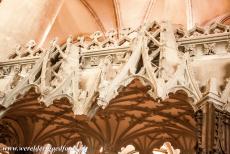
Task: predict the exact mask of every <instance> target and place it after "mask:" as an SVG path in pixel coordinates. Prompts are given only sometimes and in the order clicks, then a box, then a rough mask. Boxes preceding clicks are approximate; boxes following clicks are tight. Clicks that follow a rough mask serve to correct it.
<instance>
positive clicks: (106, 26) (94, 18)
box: [0, 0, 230, 59]
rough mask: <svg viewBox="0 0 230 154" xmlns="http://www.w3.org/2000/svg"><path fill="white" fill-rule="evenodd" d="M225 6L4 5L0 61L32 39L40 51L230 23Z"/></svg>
mask: <svg viewBox="0 0 230 154" xmlns="http://www.w3.org/2000/svg"><path fill="white" fill-rule="evenodd" d="M229 12H230V1H229V0H202V1H200V0H58V1H57V0H33V1H31V0H21V1H20V2H19V1H18V2H15V0H5V1H2V2H1V5H0V19H1V23H0V59H5V58H6V57H7V55H8V54H5V53H9V52H11V51H12V50H13V49H14V48H15V45H16V44H25V43H26V42H27V41H28V40H30V39H35V40H36V42H37V43H38V44H39V45H40V46H45V45H47V44H48V42H49V40H51V39H53V38H54V37H56V36H57V37H59V38H60V42H63V41H64V40H65V39H66V37H67V36H68V35H70V34H71V35H74V36H78V35H88V34H90V33H92V32H94V31H97V30H100V31H102V32H105V31H108V30H111V29H116V30H118V31H119V30H120V29H122V28H125V27H132V28H136V27H138V26H140V25H141V24H143V23H145V22H148V21H153V20H171V21H172V23H174V24H177V25H182V26H184V27H185V28H191V27H192V26H193V25H194V24H198V25H206V24H209V23H211V22H212V21H221V22H222V23H225V24H228V23H229Z"/></svg>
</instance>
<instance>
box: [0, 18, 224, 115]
mask: <svg viewBox="0 0 230 154" xmlns="http://www.w3.org/2000/svg"><path fill="white" fill-rule="evenodd" d="M226 28H227V27H226V26H223V25H218V24H217V25H213V26H212V27H210V28H209V31H208V30H205V29H203V28H201V27H195V28H194V29H192V30H191V31H189V32H186V31H184V30H183V29H176V32H175V30H174V29H173V27H172V25H170V24H169V23H167V22H162V23H157V22H152V23H149V24H146V25H143V26H141V27H139V28H138V29H137V30H132V29H130V28H126V29H123V30H121V33H119V34H117V32H116V31H114V30H112V31H109V32H107V33H106V34H105V36H103V34H102V33H101V32H99V31H97V32H95V33H93V34H92V35H91V36H90V38H84V37H78V38H77V39H76V40H75V39H74V38H72V37H69V38H68V39H67V41H66V42H65V43H64V44H63V45H59V43H58V40H57V38H55V39H54V40H53V41H52V42H51V43H50V47H49V48H48V49H47V52H45V53H44V52H40V51H42V50H41V49H37V47H36V43H35V42H34V41H30V42H29V43H28V44H27V45H26V48H22V47H21V48H19V47H18V49H17V51H15V53H14V54H15V56H13V58H12V60H13V64H12V63H11V64H8V63H6V64H5V63H4V64H3V65H0V67H1V69H0V75H1V80H0V82H5V83H7V84H5V86H3V87H4V88H2V89H0V92H1V102H2V104H3V105H4V106H6V107H7V106H9V105H10V104H11V103H13V101H14V100H15V98H16V97H17V95H18V94H19V93H23V92H25V91H27V90H28V89H29V87H31V86H34V87H36V88H37V92H38V93H40V94H41V97H40V101H41V102H44V103H45V104H46V105H47V106H48V105H50V104H51V103H52V102H53V100H55V99H60V98H62V97H67V98H69V99H70V101H71V102H72V103H73V110H74V112H75V113H76V114H77V113H78V114H83V113H84V114H87V111H88V110H89V108H90V106H91V105H92V103H93V102H95V103H97V104H98V105H99V106H102V107H103V108H105V107H106V106H107V105H108V104H109V102H110V100H112V99H113V98H114V97H116V96H117V94H118V91H119V88H120V87H122V86H126V85H127V84H129V83H130V82H131V81H132V80H134V79H136V78H137V79H140V80H141V81H142V83H143V84H145V85H146V86H149V87H150V89H149V91H148V93H149V94H150V95H151V96H152V97H153V98H155V99H159V100H160V99H164V98H167V97H168V94H169V93H170V92H175V91H177V90H181V89H183V90H185V91H186V92H187V94H188V95H189V96H190V97H193V102H194V101H198V100H199V99H201V97H202V94H201V91H200V89H199V86H198V83H197V81H196V80H195V78H194V74H193V69H191V68H190V60H191V59H190V57H192V56H198V55H197V50H198V49H199V50H202V55H204V56H206V55H212V54H216V48H217V45H219V44H218V42H216V43H214V42H213V41H209V39H210V38H211V37H214V34H215V35H216V34H218V35H220V36H221V37H222V36H225V34H227V33H228V32H227V31H226ZM218 30H219V31H218ZM217 31H218V32H217ZM200 36H205V37H204V38H200V39H201V40H200V42H192V41H194V40H195V41H197V40H196V39H198V37H200ZM206 36H207V37H206ZM205 39H206V40H205ZM218 39H219V38H218ZM221 39H223V40H221V42H223V41H225V42H226V40H224V38H221ZM186 41H187V42H186ZM188 41H190V42H188ZM198 41H199V40H198ZM178 46H179V50H178ZM182 46H183V53H181V52H180V51H181V48H180V47H182ZM201 47H202V48H201ZM22 53H23V54H22ZM35 53H38V54H39V57H40V58H38V57H36V54H35ZM187 53H188V55H189V56H188V55H187ZM36 59H38V60H37V61H36V63H35V60H36ZM24 60H25V61H24ZM28 63H29V64H28ZM89 76H94V77H95V82H92V81H91V79H90V78H89ZM6 81H7V82H6ZM226 93H227V92H226ZM225 95H226V94H225ZM193 106H194V108H196V104H195V103H193ZM226 108H227V107H226Z"/></svg>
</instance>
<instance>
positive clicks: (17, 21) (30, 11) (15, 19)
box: [0, 0, 64, 59]
mask: <svg viewBox="0 0 230 154" xmlns="http://www.w3.org/2000/svg"><path fill="white" fill-rule="evenodd" d="M63 2H64V0H20V1H15V0H4V1H2V2H1V3H0V20H1V22H0V33H1V35H0V51H1V52H0V57H1V59H6V57H7V55H9V52H10V51H12V50H13V48H15V46H16V44H25V43H26V42H28V41H29V40H31V39H34V40H35V41H36V42H38V44H40V45H42V43H43V41H44V40H45V38H46V36H47V35H48V33H49V30H50V28H51V27H52V25H53V23H54V20H55V18H56V16H57V15H58V12H59V10H60V9H61V6H62V4H63Z"/></svg>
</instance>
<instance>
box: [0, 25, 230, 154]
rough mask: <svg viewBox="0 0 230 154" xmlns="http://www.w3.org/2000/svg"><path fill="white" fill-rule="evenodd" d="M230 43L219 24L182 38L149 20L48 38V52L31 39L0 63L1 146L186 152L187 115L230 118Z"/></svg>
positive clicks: (193, 144) (190, 119) (190, 128)
mask: <svg viewBox="0 0 230 154" xmlns="http://www.w3.org/2000/svg"><path fill="white" fill-rule="evenodd" d="M118 36H119V37H118ZM229 36H230V27H229V26H226V25H222V24H218V23H214V24H212V25H211V26H210V27H209V28H207V29H203V28H201V27H195V28H193V29H192V30H191V31H185V30H183V29H178V28H175V27H173V26H172V25H171V24H170V23H169V22H161V23H157V22H153V23H149V24H146V25H142V26H140V27H139V28H138V29H136V30H132V29H124V30H123V31H122V32H121V33H120V34H116V32H115V31H110V32H108V33H107V34H106V36H103V35H102V33H101V32H95V33H94V34H92V36H91V39H88V38H84V37H78V38H77V39H75V38H71V37H70V38H68V39H67V41H66V43H65V44H63V45H61V46H60V45H59V44H58V40H57V39H54V40H53V41H52V42H51V43H50V47H49V48H48V49H46V50H44V49H40V48H37V47H36V43H35V42H34V41H30V42H28V44H27V45H26V47H25V48H24V47H18V48H17V50H16V51H15V52H14V53H12V54H11V55H10V56H9V60H8V61H5V62H1V63H0V77H1V78H0V84H1V85H2V86H1V87H0V94H1V96H0V101H1V105H2V110H1V123H2V124H3V125H5V127H7V128H4V129H5V130H7V131H8V132H10V133H8V136H7V135H6V136H5V142H6V144H7V145H21V146H26V145H44V144H46V143H50V144H52V145H55V146H58V145H71V146H72V145H74V144H75V143H76V141H82V142H83V143H84V144H85V145H87V146H88V147H89V152H90V153H98V151H99V150H100V148H101V147H103V149H104V153H106V152H108V153H117V152H118V151H120V149H121V148H122V147H125V146H127V145H129V144H132V145H134V146H135V148H136V150H137V151H139V152H140V153H141V154H142V153H143V154H147V153H151V152H152V150H153V149H154V148H159V147H160V146H161V145H162V144H163V143H164V142H165V141H169V142H171V143H172V145H173V146H174V147H175V148H179V149H181V150H182V153H193V152H194V151H195V148H197V147H198V145H199V141H200V139H199V137H198V136H197V132H199V131H200V128H198V127H197V122H196V120H195V112H197V111H199V110H200V109H201V108H202V107H203V106H205V102H206V100H209V101H212V102H213V105H214V106H215V107H216V108H217V109H218V110H220V111H223V112H226V113H228V112H229V111H230V103H229V100H230V99H229V97H230V81H229V80H227V79H228V78H229V77H230V75H229V74H230V72H229V70H230V61H229V59H230V53H229V52H230V41H229ZM207 65H209V66H210V67H207ZM217 72H218V73H217ZM198 124H199V122H198ZM7 131H6V132H7ZM223 143H224V144H225V142H224V141H223ZM221 144H222V143H221ZM222 147H223V146H222Z"/></svg>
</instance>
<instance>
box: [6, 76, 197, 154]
mask: <svg viewBox="0 0 230 154" xmlns="http://www.w3.org/2000/svg"><path fill="white" fill-rule="evenodd" d="M148 88H149V87H146V86H143V85H142V84H141V82H140V81H139V80H137V79H135V80H133V81H132V82H131V83H130V84H129V85H128V86H127V87H123V88H121V89H120V92H119V95H118V96H117V97H116V98H115V99H113V100H112V101H111V102H110V104H109V106H108V107H107V108H106V109H104V110H103V109H100V108H98V107H97V105H96V104H95V105H93V106H92V108H91V111H90V113H91V115H92V114H93V113H95V114H94V115H93V116H92V118H91V119H89V118H88V117H86V116H79V115H78V116H74V114H73V113H72V107H71V105H70V104H69V103H68V100H67V99H65V98H62V99H60V100H56V101H55V102H54V104H53V105H51V106H49V107H45V106H44V105H42V104H39V103H37V98H38V97H39V95H40V94H37V93H36V92H35V90H34V89H31V90H30V91H28V92H27V93H26V95H24V96H19V97H18V99H17V102H15V103H14V104H13V105H11V106H10V107H9V108H8V109H7V110H5V111H4V113H3V118H2V119H1V123H4V124H5V126H7V130H8V131H7V130H6V132H7V133H8V134H9V137H6V144H8V145H10V146H12V145H15V146H19V145H20V146H32V145H45V144H46V143H50V144H51V145H53V146H61V145H66V146H73V145H74V144H75V143H76V142H77V141H83V143H84V144H85V145H87V146H88V147H89V149H88V152H89V153H90V154H91V153H92V154H95V153H99V149H100V148H101V147H103V149H104V152H109V153H116V152H118V151H120V149H121V147H124V146H126V145H129V144H132V145H134V146H135V148H136V150H137V151H139V152H140V153H141V154H148V153H149V154H150V153H151V151H152V150H153V148H159V147H160V146H161V145H162V144H163V143H164V142H166V141H169V142H171V143H172V145H173V146H174V147H175V148H179V149H181V150H182V152H186V153H192V152H194V147H195V144H196V129H195V125H196V122H195V120H194V117H193V116H194V111H193V109H192V107H191V106H190V104H189V101H191V100H190V99H189V98H188V96H187V95H186V93H185V92H183V91H177V92H176V93H175V94H170V95H169V97H168V98H167V99H166V100H163V101H160V102H156V101H155V100H153V99H152V98H151V97H150V96H149V95H148V94H147V91H148Z"/></svg>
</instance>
